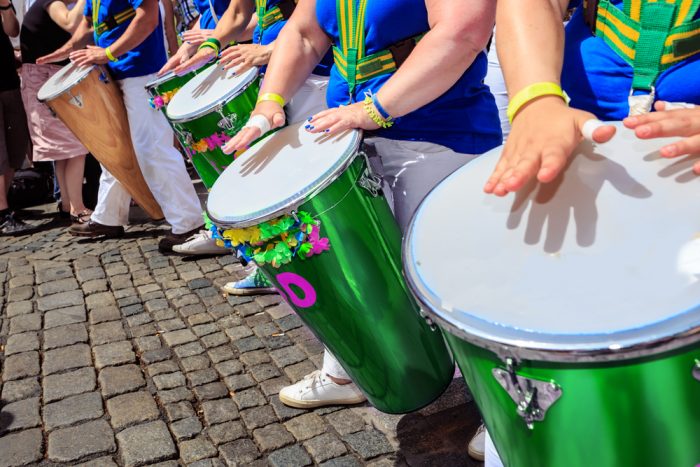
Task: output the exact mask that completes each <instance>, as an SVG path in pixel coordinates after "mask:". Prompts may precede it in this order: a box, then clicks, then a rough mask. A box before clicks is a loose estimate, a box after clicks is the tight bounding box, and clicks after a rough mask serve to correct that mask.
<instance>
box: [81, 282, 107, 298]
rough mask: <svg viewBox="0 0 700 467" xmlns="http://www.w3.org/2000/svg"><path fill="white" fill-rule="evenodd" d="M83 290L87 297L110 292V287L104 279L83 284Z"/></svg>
mask: <svg viewBox="0 0 700 467" xmlns="http://www.w3.org/2000/svg"><path fill="white" fill-rule="evenodd" d="M81 287H82V289H83V293H85V295H91V294H94V293H97V292H106V291H107V290H109V286H108V285H107V281H106V280H104V279H95V280H91V281H87V282H83V284H82V286H81Z"/></svg>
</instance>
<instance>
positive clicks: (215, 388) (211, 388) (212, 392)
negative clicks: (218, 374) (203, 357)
mask: <svg viewBox="0 0 700 467" xmlns="http://www.w3.org/2000/svg"><path fill="white" fill-rule="evenodd" d="M193 391H194V395H195V396H196V397H197V399H199V400H200V401H207V400H212V399H220V398H222V397H225V396H228V393H229V391H228V388H226V385H224V383H221V382H216V383H209V384H205V385H203V386H197V387H196V388H194V389H193Z"/></svg>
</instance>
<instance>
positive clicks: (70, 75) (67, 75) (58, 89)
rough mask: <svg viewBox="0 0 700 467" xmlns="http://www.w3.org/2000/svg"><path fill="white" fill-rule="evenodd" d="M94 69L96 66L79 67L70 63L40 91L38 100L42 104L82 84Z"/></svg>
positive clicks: (37, 96)
mask: <svg viewBox="0 0 700 467" xmlns="http://www.w3.org/2000/svg"><path fill="white" fill-rule="evenodd" d="M93 68H94V65H88V66H84V67H79V66H78V65H76V64H75V63H69V64H68V65H66V66H64V67H63V68H61V69H60V70H59V71H58V73H56V74H55V75H53V76H52V77H51V78H50V79H49V80H48V81H47V82H46V83H44V85H43V86H42V87H41V89H39V92H38V93H37V95H36V98H37V99H39V100H40V101H41V102H46V101H48V100H51V99H54V98H56V97H58V96H60V95H61V94H63V93H64V92H66V91H67V90H69V89H70V88H72V87H73V86H75V85H76V84H78V83H79V82H81V81H82V80H83V79H84V78H85V77H86V76H87V75H88V74H90V72H91V71H92V69H93Z"/></svg>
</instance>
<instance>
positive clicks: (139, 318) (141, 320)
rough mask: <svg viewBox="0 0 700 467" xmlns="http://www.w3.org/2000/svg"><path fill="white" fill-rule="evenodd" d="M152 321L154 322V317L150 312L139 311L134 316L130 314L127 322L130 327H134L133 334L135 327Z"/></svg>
mask: <svg viewBox="0 0 700 467" xmlns="http://www.w3.org/2000/svg"><path fill="white" fill-rule="evenodd" d="M151 322H153V318H152V317H151V315H149V314H148V313H139V314H137V315H132V316H129V317H128V318H126V324H127V325H128V326H129V327H130V328H132V334H133V328H136V327H138V326H143V325H144V324H148V323H151ZM149 334H150V333H149Z"/></svg>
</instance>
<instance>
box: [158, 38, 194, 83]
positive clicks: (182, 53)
mask: <svg viewBox="0 0 700 467" xmlns="http://www.w3.org/2000/svg"><path fill="white" fill-rule="evenodd" d="M196 50H197V46H195V45H192V44H182V45H181V46H180V48H179V49H177V52H175V53H174V54H173V56H172V57H170V59H169V60H168V61H167V62H166V63H165V65H163V68H161V69H160V70H159V71H158V76H163V75H164V74H166V73H167V72H169V71H172V70H174V69H175V68H176V67H178V66H180V65H181V64H183V63H185V62H186V61H187V60H189V59H190V57H191V56H192V54H193V53H195V52H196Z"/></svg>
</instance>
